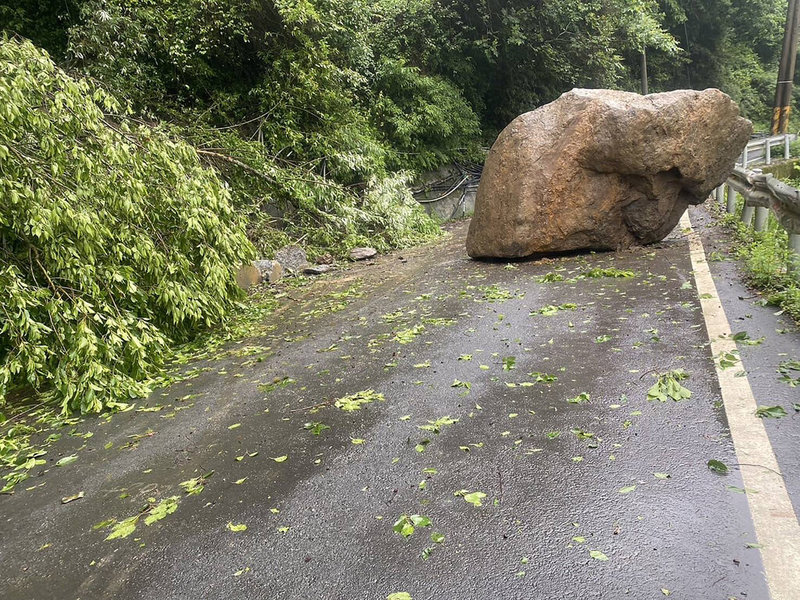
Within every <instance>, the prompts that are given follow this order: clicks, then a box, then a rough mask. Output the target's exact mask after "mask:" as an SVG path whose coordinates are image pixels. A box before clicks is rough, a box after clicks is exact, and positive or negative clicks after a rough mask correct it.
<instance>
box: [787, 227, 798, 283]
mask: <svg viewBox="0 0 800 600" xmlns="http://www.w3.org/2000/svg"><path fill="white" fill-rule="evenodd" d="M789 248H790V249H791V250H792V252H791V253H790V254H789V270H790V271H791V272H792V273H794V274H795V275H796V276H798V278H800V233H790V234H789Z"/></svg>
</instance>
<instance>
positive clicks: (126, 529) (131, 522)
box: [106, 515, 139, 540]
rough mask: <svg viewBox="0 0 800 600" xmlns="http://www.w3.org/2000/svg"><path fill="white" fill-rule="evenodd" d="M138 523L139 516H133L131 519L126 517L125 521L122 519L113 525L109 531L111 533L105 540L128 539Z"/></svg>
mask: <svg viewBox="0 0 800 600" xmlns="http://www.w3.org/2000/svg"><path fill="white" fill-rule="evenodd" d="M138 521H139V515H134V516H133V517H128V518H127V519H123V520H122V521H120V522H119V523H116V524H115V525H114V527H113V528H112V529H111V533H109V534H108V537H107V538H106V539H107V540H116V539H120V538H126V537H128V536H129V535H130V534H132V533H133V532H134V531H135V530H136V523H137V522H138Z"/></svg>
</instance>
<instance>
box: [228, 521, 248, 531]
mask: <svg viewBox="0 0 800 600" xmlns="http://www.w3.org/2000/svg"><path fill="white" fill-rule="evenodd" d="M226 527H227V528H228V529H230V530H231V531H247V525H245V524H244V523H239V524H237V525H234V524H233V522H232V521H228V524H227V525H226Z"/></svg>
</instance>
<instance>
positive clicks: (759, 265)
mask: <svg viewBox="0 0 800 600" xmlns="http://www.w3.org/2000/svg"><path fill="white" fill-rule="evenodd" d="M791 183H792V185H794V186H795V187H800V180H798V181H792V182H791ZM740 203H741V199H740ZM740 214H741V207H739V210H738V211H737V212H736V213H734V214H732V215H724V216H723V217H722V220H721V222H722V223H723V224H724V225H725V226H726V227H727V228H728V230H729V231H730V232H731V233H732V234H733V237H734V240H735V246H734V249H733V252H734V254H735V256H736V257H737V258H739V259H740V260H741V264H742V266H743V270H744V276H745V279H746V281H747V282H748V283H749V284H750V285H751V286H752V287H753V288H755V289H756V290H758V291H760V292H762V293H763V294H764V298H765V299H766V301H767V302H768V303H769V304H772V305H774V306H777V307H779V308H780V309H781V310H783V311H785V313H786V314H787V315H789V316H791V317H792V318H793V319H794V321H795V323H797V324H798V325H800V275H798V270H800V264H798V261H797V259H796V258H795V257H794V256H793V253H792V252H791V251H790V250H789V246H788V234H787V233H786V230H785V229H783V227H781V225H780V223H778V221H777V220H776V219H775V217H774V216H773V215H772V214H771V213H770V215H769V219H768V221H767V227H766V229H765V230H764V231H762V232H757V231H755V229H753V228H752V227H749V226H747V225H745V224H744V223H742V221H741V219H740V217H739V215H740ZM723 259H724V257H723V256H721V255H718V254H716V253H712V254H711V255H710V257H709V260H723ZM793 265H794V266H793Z"/></svg>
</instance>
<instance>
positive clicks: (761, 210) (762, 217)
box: [755, 206, 769, 231]
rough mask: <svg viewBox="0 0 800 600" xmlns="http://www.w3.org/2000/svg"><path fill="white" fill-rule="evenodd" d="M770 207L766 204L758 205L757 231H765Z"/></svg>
mask: <svg viewBox="0 0 800 600" xmlns="http://www.w3.org/2000/svg"><path fill="white" fill-rule="evenodd" d="M768 218H769V209H768V208H766V207H764V206H758V207H756V225H755V228H756V231H764V230H765V229H766V228H767V219H768Z"/></svg>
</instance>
